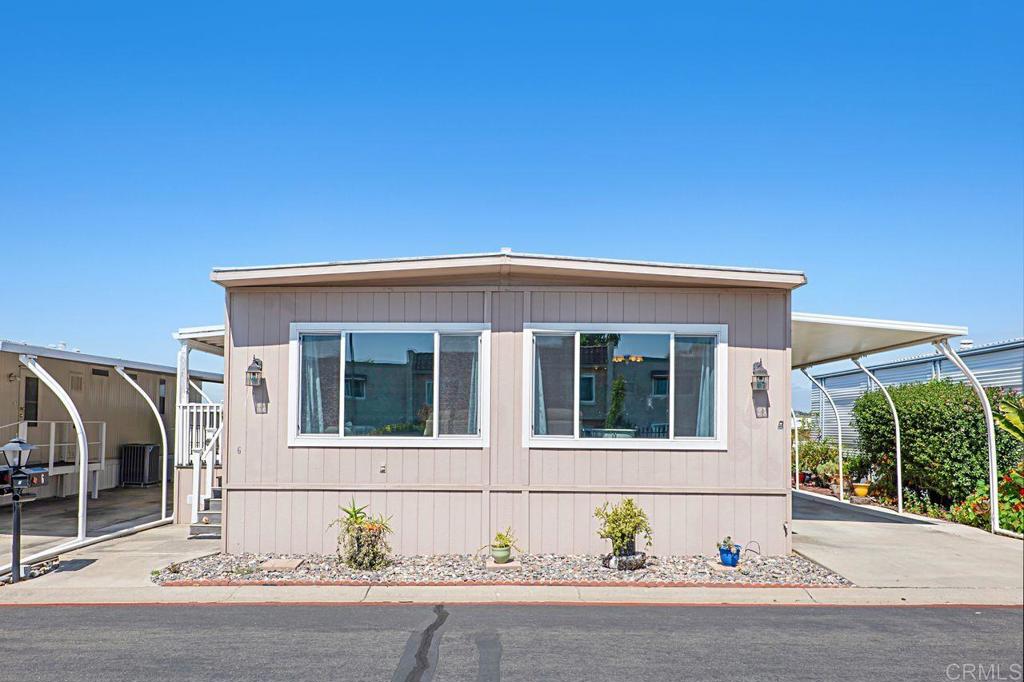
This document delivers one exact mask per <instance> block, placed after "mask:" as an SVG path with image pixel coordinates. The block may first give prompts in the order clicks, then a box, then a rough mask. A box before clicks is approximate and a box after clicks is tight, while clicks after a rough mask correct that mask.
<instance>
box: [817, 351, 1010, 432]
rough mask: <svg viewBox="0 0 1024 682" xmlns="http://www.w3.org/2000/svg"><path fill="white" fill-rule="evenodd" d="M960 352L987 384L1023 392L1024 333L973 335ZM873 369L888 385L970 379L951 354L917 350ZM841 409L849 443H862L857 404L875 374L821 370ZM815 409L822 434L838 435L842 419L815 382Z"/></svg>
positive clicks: (818, 375) (849, 370) (821, 376)
mask: <svg viewBox="0 0 1024 682" xmlns="http://www.w3.org/2000/svg"><path fill="white" fill-rule="evenodd" d="M959 355H960V357H961V358H962V359H963V361H964V364H966V365H967V367H968V368H969V369H970V370H971V371H972V372H974V373H975V375H977V377H978V381H980V382H981V383H982V385H984V386H986V387H999V388H1004V389H1007V390H1010V391H1015V392H1017V393H1020V392H1021V390H1024V338H1018V339H1010V340H1008V341H999V342H996V343H986V344H983V345H980V346H975V345H973V343H971V341H970V340H968V339H964V340H962V341H961V342H960V348H959ZM867 367H868V369H869V370H870V371H871V372H872V374H874V375H875V376H876V377H878V380H879V381H880V382H882V384H884V385H885V386H899V385H902V384H912V383H920V382H924V381H931V380H932V379H945V380H948V381H957V382H964V381H966V378H965V377H964V374H963V372H961V371H960V370H959V369H958V368H957V367H956V366H955V365H954V364H953V363H952V362H950V361H949V359H948V358H946V357H944V356H942V355H941V354H939V353H928V354H927V355H915V356H913V357H909V358H901V359H899V360H890V361H888V362H881V363H875V364H873V365H868V366H867ZM814 378H815V379H817V380H818V381H820V382H821V384H822V385H823V386H824V387H825V390H826V391H828V394H829V395H830V396H831V397H832V400H833V401H834V402H835V404H836V408H838V410H839V418H840V419H841V420H842V426H843V443H844V444H845V445H846V446H847V447H850V448H854V449H856V448H857V445H858V440H859V439H858V433H857V429H855V428H853V406H854V403H856V402H857V399H858V398H860V397H861V396H862V395H864V394H865V393H867V392H868V391H869V390H872V389H873V388H874V386H873V385H872V384H871V381H870V379H868V377H867V375H865V374H864V372H862V371H861V370H860V369H857V368H854V369H843V370H834V371H831V372H823V373H821V374H815V375H814ZM811 413H812V414H813V416H814V422H815V423H816V424H817V425H818V428H817V429H816V433H815V435H816V436H817V437H818V438H825V437H827V438H832V439H833V440H834V439H836V437H837V427H836V418H835V415H834V414H833V412H832V408H831V406H830V405H829V403H828V402H827V401H826V399H825V397H824V396H823V395H822V394H821V391H820V390H819V389H818V387H817V386H814V385H813V384H812V385H811Z"/></svg>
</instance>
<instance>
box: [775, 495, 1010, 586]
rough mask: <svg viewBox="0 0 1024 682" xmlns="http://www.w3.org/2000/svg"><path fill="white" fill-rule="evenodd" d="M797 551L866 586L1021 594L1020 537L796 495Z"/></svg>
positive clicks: (859, 584)
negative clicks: (996, 591) (1003, 591)
mask: <svg viewBox="0 0 1024 682" xmlns="http://www.w3.org/2000/svg"><path fill="white" fill-rule="evenodd" d="M793 549H795V550H796V551H797V552H799V553H800V554H803V555H804V556H806V557H807V558H809V559H811V560H812V561H817V562H818V563H820V564H823V565H825V566H827V567H829V568H831V569H832V570H834V571H836V572H838V573H840V574H841V575H844V576H846V577H847V578H849V579H850V580H852V581H853V582H854V584H856V585H858V586H861V587H904V588H907V587H910V588H944V587H948V588H960V589H966V590H971V589H989V590H991V589H998V590H1007V591H1010V592H1013V591H1016V593H1017V594H1020V593H1024V545H1022V543H1021V541H1020V540H1015V539H1013V538H1007V537H1002V536H997V535H992V534H991V533H988V532H985V531H983V530H981V529H978V528H968V527H966V526H961V525H959V524H953V523H946V522H939V521H930V520H926V519H917V518H907V517H900V516H897V515H895V514H888V513H885V512H881V511H875V510H869V509H864V508H861V507H857V506H855V505H851V504H846V503H842V502H839V501H838V500H823V499H821V498H819V497H816V496H813V495H808V494H804V493H793Z"/></svg>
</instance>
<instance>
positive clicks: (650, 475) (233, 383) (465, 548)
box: [224, 285, 790, 554]
mask: <svg viewBox="0 0 1024 682" xmlns="http://www.w3.org/2000/svg"><path fill="white" fill-rule="evenodd" d="M789 317H790V316H789V294H788V292H785V291H780V290H773V289H726V288H722V289H710V288H708V289H701V288H693V289H674V290H670V289H637V288H595V287H590V288H577V289H573V288H566V287H555V286H540V285H538V286H533V287H531V286H517V287H483V286H481V287H479V288H474V287H452V288H449V289H438V288H429V289H428V288H422V289H412V288H409V289H401V288H392V289H378V290H369V289H348V288H340V287H324V288H316V289H308V288H303V289H286V288H276V289H275V288H266V289H233V290H230V291H229V296H228V325H229V343H228V345H229V352H228V357H227V367H228V369H227V372H228V374H227V379H226V382H227V385H226V391H227V403H228V404H227V410H228V426H227V442H226V448H225V451H226V452H227V453H228V465H227V474H226V493H225V494H226V497H227V503H226V505H225V507H226V519H225V524H226V525H225V537H224V545H225V547H226V548H227V549H228V550H229V551H232V552H242V551H261V552H267V551H277V552H330V551H333V550H334V548H335V532H334V530H333V529H330V528H328V525H329V523H330V521H331V520H332V519H333V518H335V517H336V516H337V513H338V512H337V509H338V506H339V505H340V504H344V503H346V502H348V501H349V499H350V498H352V497H354V498H355V500H356V501H357V503H359V504H370V505H371V508H372V511H373V512H375V513H376V512H382V513H384V514H387V515H389V516H392V517H393V525H394V527H395V531H396V533H395V537H394V543H393V544H394V546H395V549H396V550H397V551H399V552H401V553H403V554H422V553H434V552H472V551H475V550H476V549H477V548H478V547H480V546H481V545H482V544H484V543H485V542H486V541H487V539H488V537H489V536H490V535H491V534H492V533H493V532H494V531H495V530H496V529H500V528H504V527H505V526H512V527H513V528H514V529H515V530H516V532H517V534H518V535H519V536H520V537H521V538H522V539H523V541H524V543H525V545H526V546H525V547H524V549H527V550H528V551H532V552H561V553H596V552H600V551H605V550H606V547H607V543H606V542H605V541H601V540H600V539H599V538H597V536H596V533H595V530H596V524H595V520H594V518H593V510H594V508H595V507H596V506H598V505H599V504H601V503H602V502H603V501H605V500H611V501H614V500H617V499H620V498H621V497H623V496H626V495H631V496H633V497H635V498H636V499H637V500H638V501H639V502H640V504H641V505H642V506H643V507H644V508H645V509H646V510H647V511H648V513H649V514H650V515H651V517H652V522H653V525H654V528H655V547H654V551H655V552H661V553H673V554H683V553H685V554H696V553H702V552H703V553H708V552H711V551H713V550H714V542H715V541H716V540H717V539H719V538H721V536H723V535H732V536H734V537H736V538H738V539H739V540H740V541H741V542H745V541H747V540H751V539H752V540H756V541H757V542H758V543H759V544H760V545H761V548H762V550H763V551H764V552H766V553H783V552H786V551H788V550H789V541H788V538H787V536H786V533H785V532H784V528H783V524H784V523H786V522H787V521H788V519H789V496H788V492H787V489H788V488H787V471H788V453H789V445H788V438H789V434H788V429H786V428H782V429H779V428H778V423H779V422H780V421H782V422H783V424H786V423H788V421H787V417H786V415H787V414H788V413H789V409H790V406H789V371H790V365H789V347H790V323H789ZM315 321H331V322H451V321H465V322H489V323H490V324H491V382H490V383H491V400H490V410H491V412H490V442H489V444H488V446H487V447H484V448H475V449H451V450H447V449H428V448H415V447H410V448H308V447H298V448H289V447H287V445H286V437H287V433H286V430H287V427H286V424H287V405H286V402H287V392H288V391H287V381H288V345H287V342H288V331H289V324H290V323H292V322H315ZM531 322H533V323H538V322H581V323H584V322H588V323H589V322H594V323H601V322H609V323H618V322H639V323H719V324H726V325H728V327H729V346H730V347H729V373H728V380H729V387H728V396H729V419H728V445H729V449H728V451H726V452H721V451H709V452H702V451H689V450H655V451H649V450H593V449H565V450H554V449H529V448H526V447H524V444H523V442H522V420H523V418H524V416H523V415H522V414H521V412H522V400H521V390H522V384H523V377H522V372H523V367H522V357H523V350H522V343H523V334H522V329H523V326H524V325H526V324H529V323H531ZM253 355H256V356H258V357H260V358H261V359H262V360H263V362H264V374H265V377H266V379H267V389H268V393H269V401H270V402H269V408H268V410H267V412H266V413H265V414H257V412H256V411H255V409H254V405H253V403H252V394H251V392H250V391H249V390H247V389H246V388H245V387H244V385H243V381H242V374H241V372H242V371H243V370H244V368H245V366H246V365H247V363H248V362H249V360H250V359H251V357H252V356H253ZM759 359H760V360H762V361H763V362H764V363H765V365H766V367H767V368H768V370H769V372H770V373H771V390H770V392H769V403H770V407H769V415H768V417H767V418H755V411H754V402H753V397H752V395H751V390H750V370H751V367H752V365H753V363H754V362H755V361H757V360H759ZM382 468H383V469H384V471H383V473H382V472H381V469H382Z"/></svg>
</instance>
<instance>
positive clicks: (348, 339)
mask: <svg viewBox="0 0 1024 682" xmlns="http://www.w3.org/2000/svg"><path fill="white" fill-rule="evenodd" d="M437 327H441V328H437ZM488 336H489V334H488V331H487V329H486V328H485V327H483V326H482V325H478V326H477V327H476V328H474V327H473V326H472V325H434V326H433V327H430V326H428V325H419V324H407V325H386V324H385V325H366V324H348V325H333V324H324V323H308V324H304V323H296V324H293V325H292V339H291V357H292V361H291V362H292V371H291V376H292V377H293V382H292V383H293V386H292V387H290V392H291V393H292V394H294V400H292V404H291V406H290V407H289V423H290V427H291V437H290V441H289V442H290V444H292V445H304V444H316V445H318V446H323V445H342V446H345V445H347V446H354V447H359V446H375V445H376V446H388V445H400V444H401V443H403V442H404V443H408V442H412V441H415V442H416V443H417V444H418V445H417V446H416V447H421V446H427V447H432V446H437V447H458V445H454V444H453V442H452V441H466V442H464V443H462V445H463V446H466V445H469V444H470V443H471V442H472V444H474V445H482V444H483V439H484V430H483V426H484V425H485V423H486V422H485V417H486V414H485V410H484V408H483V407H482V405H485V404H486V402H487V398H486V393H485V382H486V373H485V372H484V371H483V369H484V368H485V367H486V362H485V357H486V356H487V354H488V348H487V346H488V343H489V338H488ZM441 443H444V445H442V444H441Z"/></svg>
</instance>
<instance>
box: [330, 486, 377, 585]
mask: <svg viewBox="0 0 1024 682" xmlns="http://www.w3.org/2000/svg"><path fill="white" fill-rule="evenodd" d="M341 511H342V513H343V515H342V516H341V517H340V518H337V519H335V520H334V521H332V522H331V524H330V526H334V525H338V526H340V527H341V530H340V531H339V533H338V556H339V557H340V558H341V559H342V560H343V561H344V562H345V563H347V564H348V565H349V566H351V567H352V568H356V569H359V570H363V571H375V570H379V569H381V568H384V567H385V566H387V565H388V564H389V563H391V547H390V546H389V545H388V541H387V536H389V535H391V533H392V530H391V519H390V518H387V517H385V516H384V515H383V514H378V515H377V516H375V517H372V518H371V517H370V516H369V515H368V514H367V513H366V505H364V506H362V507H357V506H356V501H355V499H354V498H353V500H352V502H351V503H350V504H349V506H348V507H342V508H341ZM330 526H328V527H330Z"/></svg>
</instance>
